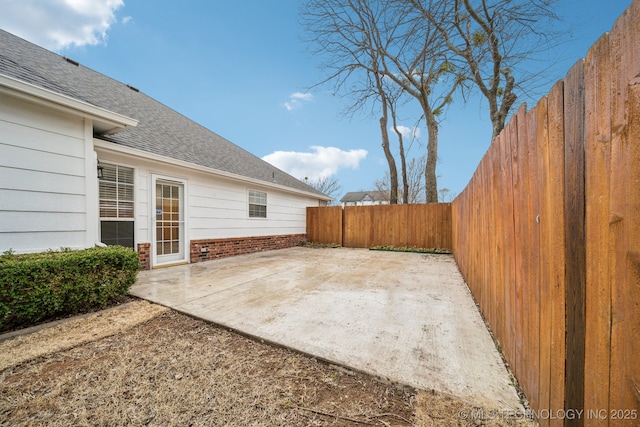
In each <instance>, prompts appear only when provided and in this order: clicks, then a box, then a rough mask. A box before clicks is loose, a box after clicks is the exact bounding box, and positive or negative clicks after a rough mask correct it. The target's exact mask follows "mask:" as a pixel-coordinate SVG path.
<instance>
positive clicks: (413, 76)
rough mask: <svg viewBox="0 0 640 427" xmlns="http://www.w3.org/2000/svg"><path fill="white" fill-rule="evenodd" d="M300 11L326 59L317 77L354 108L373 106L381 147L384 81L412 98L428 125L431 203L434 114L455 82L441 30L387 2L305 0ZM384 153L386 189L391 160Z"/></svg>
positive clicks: (429, 194)
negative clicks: (377, 115) (346, 95)
mask: <svg viewBox="0 0 640 427" xmlns="http://www.w3.org/2000/svg"><path fill="white" fill-rule="evenodd" d="M434 1H435V0H434ZM430 10H431V11H432V13H433V11H434V10H435V8H433V9H430ZM302 16H303V19H304V21H305V23H306V26H307V31H308V34H309V36H310V37H311V41H312V43H313V44H314V45H315V46H316V48H317V51H316V52H317V53H318V54H321V55H324V57H325V58H326V61H325V63H324V68H325V69H326V70H327V71H328V76H327V77H326V78H325V80H323V81H322V82H321V83H327V82H333V84H334V91H335V92H336V93H339V92H341V91H342V90H346V91H347V92H348V93H349V94H350V95H351V96H352V97H354V102H353V104H352V105H353V107H354V108H356V107H357V108H362V107H363V106H364V105H366V104H368V103H370V101H374V103H376V104H379V105H380V110H381V112H382V117H381V120H380V129H381V132H382V138H383V149H385V150H387V149H388V148H389V142H388V131H387V123H388V112H387V109H388V108H390V107H389V105H390V103H389V99H390V96H389V93H388V92H387V91H385V84H388V82H393V83H394V84H395V85H397V87H399V88H401V89H402V93H403V94H404V95H405V96H409V97H411V98H413V99H415V100H417V101H418V102H419V104H420V107H421V109H422V112H423V118H424V119H425V122H426V124H427V130H428V141H427V161H426V165H425V176H426V186H425V195H426V200H427V201H428V202H437V200H438V191H437V188H438V187H437V178H436V165H437V156H438V116H439V114H440V113H441V112H442V109H443V108H444V107H445V106H446V105H447V104H448V103H450V102H451V100H452V94H453V92H454V91H455V90H456V88H457V85H458V84H459V83H460V80H459V78H458V77H457V76H456V74H455V70H456V67H455V66H454V65H453V63H452V62H451V61H450V60H449V59H448V56H447V55H448V50H446V45H445V44H444V42H443V40H442V36H441V33H440V32H439V31H438V30H437V29H435V28H434V26H433V25H432V24H431V22H430V20H427V19H424V16H423V15H422V13H417V12H416V9H415V8H413V7H406V6H405V5H403V4H401V3H400V2H397V1H395V0H308V1H307V4H306V8H305V9H303V15H302ZM362 74H364V75H365V76H366V77H364V78H363V76H362ZM352 81H356V82H357V84H356V87H357V88H358V89H354V86H353V85H349V84H348V82H349V83H350V82H352ZM385 155H386V156H387V160H388V163H389V169H390V179H391V180H392V181H393V182H391V187H392V188H391V189H390V190H391V191H392V194H393V191H394V188H397V176H396V177H395V178H394V169H395V162H392V161H391V159H392V157H393V156H389V153H388V151H385ZM395 174H396V175H397V169H396V170H395ZM392 197H393V196H392Z"/></svg>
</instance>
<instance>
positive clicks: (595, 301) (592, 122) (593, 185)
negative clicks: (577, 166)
mask: <svg viewBox="0 0 640 427" xmlns="http://www.w3.org/2000/svg"><path fill="white" fill-rule="evenodd" d="M610 73H611V70H610V69H609V35H608V34H605V35H603V36H602V37H601V38H600V39H599V40H598V41H597V42H596V44H595V45H594V46H593V47H592V48H591V50H590V51H589V53H588V54H587V59H586V62H585V110H586V114H587V116H586V140H585V144H586V145H585V151H586V157H585V161H586V163H585V181H586V182H585V183H586V188H587V190H588V191H587V194H586V223H587V224H588V225H593V226H590V227H587V230H586V232H587V234H586V236H585V237H586V261H587V263H586V265H587V268H586V279H587V284H588V285H587V287H586V306H587V307H589V312H588V313H587V317H586V339H585V371H586V372H589V375H588V376H586V377H585V401H584V405H585V407H586V408H590V409H593V410H605V411H607V413H608V411H609V387H608V383H609V381H608V379H609V363H610V361H609V359H610V354H609V351H607V350H606V349H607V347H608V344H609V342H610V339H611V336H610V327H609V319H610V316H611V306H610V301H611V296H610V295H611V287H610V286H611V284H610V274H609V265H608V260H607V259H604V260H602V259H600V257H601V256H603V255H605V254H607V253H608V250H607V249H608V240H609V236H608V229H609V174H608V170H609V169H610V163H611V130H610V123H611V115H610V111H611V95H610V94H611V84H610V78H609V76H610ZM585 425H588V426H595V425H607V420H599V419H596V418H592V419H588V420H586V421H585Z"/></svg>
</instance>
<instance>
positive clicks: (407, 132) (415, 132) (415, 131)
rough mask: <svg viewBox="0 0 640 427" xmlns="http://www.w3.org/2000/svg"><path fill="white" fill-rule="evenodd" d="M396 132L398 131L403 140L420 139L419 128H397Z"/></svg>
mask: <svg viewBox="0 0 640 427" xmlns="http://www.w3.org/2000/svg"><path fill="white" fill-rule="evenodd" d="M391 130H392V131H393V128H391ZM398 130H399V131H400V133H401V134H402V136H403V137H404V138H411V139H419V138H420V128H419V127H413V128H410V127H407V126H402V125H400V126H398Z"/></svg>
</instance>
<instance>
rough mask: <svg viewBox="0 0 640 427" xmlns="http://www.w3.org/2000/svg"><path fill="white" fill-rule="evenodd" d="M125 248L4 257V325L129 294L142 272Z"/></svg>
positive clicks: (0, 263) (0, 260) (0, 276)
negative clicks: (139, 272)
mask: <svg viewBox="0 0 640 427" xmlns="http://www.w3.org/2000/svg"><path fill="white" fill-rule="evenodd" d="M140 268H141V266H140V260H139V258H138V254H137V253H136V252H135V251H133V250H131V249H127V248H123V247H121V246H109V247H106V248H91V249H85V250H80V251H72V250H63V251H61V252H54V251H49V252H43V253H38V254H24V255H16V254H14V253H12V252H11V251H7V252H5V253H4V254H3V255H1V256H0V329H1V328H2V327H3V325H5V324H7V323H16V324H27V325H28V324H33V323H37V322H38V321H40V320H42V319H46V318H50V317H53V316H62V315H69V314H76V313H80V312H84V311H89V310H91V309H94V308H100V307H104V306H105V305H107V304H108V303H109V301H110V300H112V299H113V298H114V297H116V296H119V295H127V294H128V292H129V288H131V286H132V285H133V284H134V283H135V281H136V276H137V274H138V271H139V270H140Z"/></svg>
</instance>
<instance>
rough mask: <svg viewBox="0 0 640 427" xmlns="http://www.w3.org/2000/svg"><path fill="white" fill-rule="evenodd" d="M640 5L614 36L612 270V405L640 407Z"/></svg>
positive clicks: (625, 16)
mask: <svg viewBox="0 0 640 427" xmlns="http://www.w3.org/2000/svg"><path fill="white" fill-rule="evenodd" d="M639 44H640V4H639V3H638V2H634V3H633V4H632V5H631V7H630V8H629V9H627V11H626V12H625V13H624V14H623V15H622V16H621V17H620V18H619V19H618V20H617V22H616V24H615V25H614V28H613V30H612V32H611V35H610V46H611V48H610V52H611V60H612V64H611V69H612V75H611V77H612V80H611V90H612V92H613V93H614V94H616V99H615V100H612V105H611V107H612V108H611V128H612V138H611V165H610V170H609V171H608V172H609V174H610V187H609V188H610V214H609V215H610V216H609V253H608V254H602V255H603V256H606V255H608V260H609V272H610V279H611V313H612V317H611V345H610V346H611V347H610V348H611V357H610V363H611V365H610V368H609V381H610V384H609V390H610V394H609V408H610V409H612V410H625V409H634V408H640V367H639V363H638V354H639V353H638V351H639V350H640V251H639V249H640V243H639V242H640V229H639V228H640V225H639V223H640V196H639V195H638V193H639V190H638V188H639V187H640V125H639V122H640V107H639V105H640V52H638V46H639Z"/></svg>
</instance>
